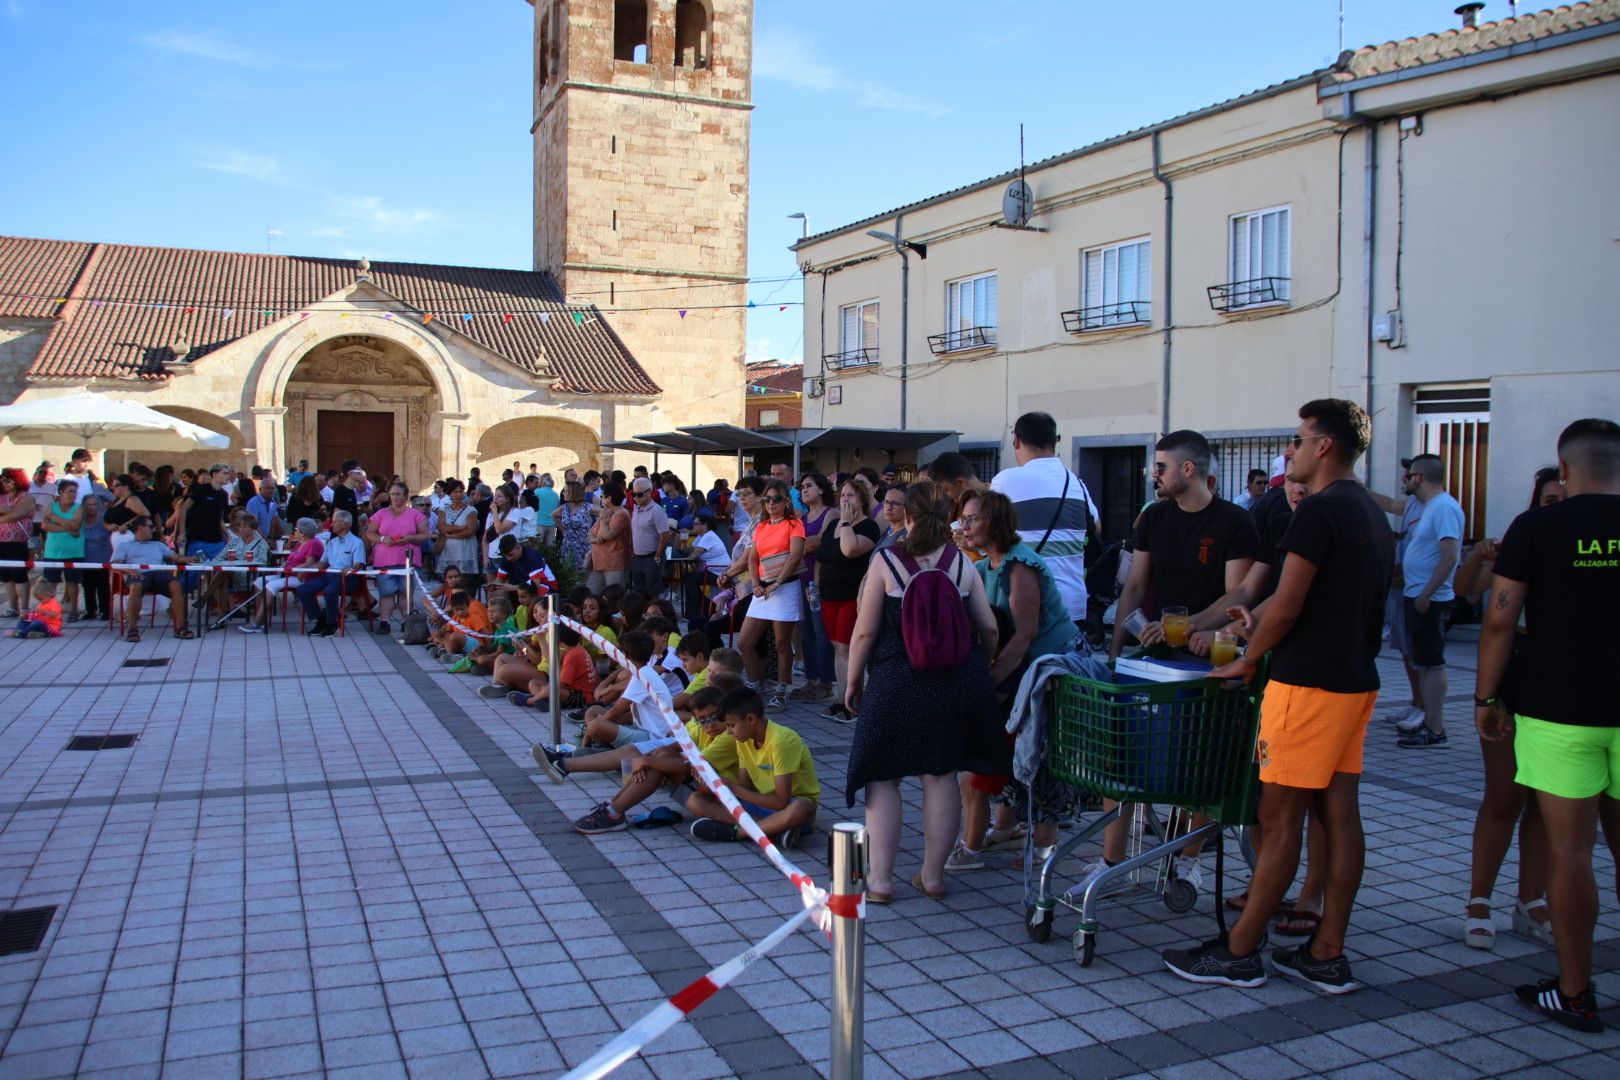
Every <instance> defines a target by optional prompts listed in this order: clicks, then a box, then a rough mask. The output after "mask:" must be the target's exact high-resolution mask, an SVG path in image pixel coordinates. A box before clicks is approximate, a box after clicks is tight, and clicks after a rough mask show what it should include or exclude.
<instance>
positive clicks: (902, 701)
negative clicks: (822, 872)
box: [844, 480, 1011, 904]
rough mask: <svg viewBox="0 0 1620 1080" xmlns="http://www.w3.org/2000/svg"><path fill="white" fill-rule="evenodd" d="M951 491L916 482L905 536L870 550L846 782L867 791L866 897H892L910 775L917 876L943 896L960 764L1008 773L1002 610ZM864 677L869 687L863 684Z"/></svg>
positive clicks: (852, 675)
mask: <svg viewBox="0 0 1620 1080" xmlns="http://www.w3.org/2000/svg"><path fill="white" fill-rule="evenodd" d="M950 518H951V505H950V499H949V498H948V497H947V496H946V494H945V492H944V491H943V490H942V489H940V487H939V486H938V485H936V484H934V483H932V482H931V481H926V480H925V481H919V482H918V483H915V484H913V485H911V487H910V488H909V489H908V490H907V491H906V507H905V521H906V529H907V532H906V538H905V540H904V541H903V542H902V543H901V544H899V545H897V546H896V547H894V548H891V549H888V550H885V551H881V552H879V553H878V555H877V556H876V557H874V558H873V559H872V563H871V566H870V569H868V571H867V574H866V580H865V581H864V582H862V584H861V597H860V603H859V605H858V611H859V614H858V615H857V616H856V623H855V634H854V638H853V640H852V641H851V642H850V652H849V689H848V690H847V691H846V694H845V698H844V704H845V706H846V707H847V708H848V709H849V711H850V712H851V713H854V714H856V721H855V736H854V742H853V745H852V746H851V747H850V755H849V775H848V779H847V781H846V784H845V788H844V790H845V791H846V793H847V794H846V798H847V800H848V804H849V805H854V802H855V792H856V791H857V790H860V789H862V788H864V789H865V791H866V827H867V832H868V835H869V840H868V842H869V844H870V847H869V849H868V853H869V857H870V860H871V865H870V868H869V870H868V872H867V878H866V883H867V894H866V899H867V902H868V903H871V904H887V903H890V902H892V901H893V899H894V882H893V879H894V862H895V856H896V854H897V853H898V848H899V846H900V783H899V782H900V781H901V780H902V779H905V778H906V777H912V776H915V777H919V778H921V781H922V790H923V865H922V869H921V870H920V871H919V872H918V873H917V874H916V875H914V876H913V877H912V879H911V884H912V885H913V887H915V888H916V889H918V890H919V891H920V892H922V893H924V894H925V895H927V896H930V897H934V898H939V897H942V896H944V895H945V860H946V858H947V857H948V856H949V855H950V853H951V849H952V847H953V846H954V845H955V843H956V835H957V827H958V825H959V823H960V818H961V809H962V805H961V799H960V795H959V792H958V789H957V781H956V774H957V773H958V772H959V771H969V772H980V773H1001V772H1006V771H1007V770H1008V769H1009V768H1010V767H1011V766H1010V763H1009V753H1008V749H1007V745H1006V742H1005V741H1004V740H1003V738H1002V736H1001V730H1000V723H999V713H998V711H997V708H996V696H995V685H994V683H992V682H991V678H990V662H989V659H988V658H989V657H990V656H991V655H993V654H994V653H995V649H996V618H995V614H994V613H993V612H992V611H991V609H990V604H989V602H988V601H987V600H986V598H985V591H984V582H983V581H982V580H981V579H980V578H979V575H978V574H977V573H975V572H974V570H973V567H972V566H971V565H970V564H969V563H968V561H967V560H966V559H965V558H963V557H962V555H961V553H960V552H958V551H957V549H956V546H955V545H954V544H953V543H952V542H951V527H950ZM863 676H864V686H863Z"/></svg>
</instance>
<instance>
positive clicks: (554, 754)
mask: <svg viewBox="0 0 1620 1080" xmlns="http://www.w3.org/2000/svg"><path fill="white" fill-rule="evenodd" d="M532 753H533V754H534V763H535V764H536V765H538V766H540V767H541V768H542V769H544V770H546V775H547V776H549V777H551V779H552V780H554V781H556V782H557V783H559V784H560V783H562V782H563V781H564V780H567V779H568V751H566V750H557V749H553V748H552V747H550V746H546V745H544V744H543V743H535V744H534V750H533V751H532Z"/></svg>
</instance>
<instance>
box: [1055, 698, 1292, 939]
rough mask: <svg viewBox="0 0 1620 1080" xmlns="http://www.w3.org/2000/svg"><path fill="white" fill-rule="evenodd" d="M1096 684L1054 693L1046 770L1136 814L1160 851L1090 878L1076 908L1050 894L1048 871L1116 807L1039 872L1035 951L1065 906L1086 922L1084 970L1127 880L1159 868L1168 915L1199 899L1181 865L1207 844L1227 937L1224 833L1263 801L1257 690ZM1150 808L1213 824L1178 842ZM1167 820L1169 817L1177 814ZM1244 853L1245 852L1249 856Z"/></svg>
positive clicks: (1071, 899)
mask: <svg viewBox="0 0 1620 1080" xmlns="http://www.w3.org/2000/svg"><path fill="white" fill-rule="evenodd" d="M1118 678H1119V680H1120V681H1118V682H1101V681H1097V680H1094V679H1085V678H1080V677H1078V676H1073V675H1068V676H1064V677H1062V678H1060V679H1056V680H1054V681H1053V685H1052V687H1051V689H1050V691H1049V695H1050V697H1049V699H1048V717H1049V720H1048V723H1049V729H1048V732H1047V759H1046V764H1047V767H1048V768H1049V769H1051V771H1052V774H1053V775H1054V776H1056V777H1057V778H1058V779H1060V780H1062V781H1064V782H1066V783H1070V784H1073V785H1075V786H1076V787H1079V788H1080V789H1081V790H1083V791H1089V792H1093V793H1095V794H1097V795H1100V796H1102V797H1104V798H1107V799H1113V800H1116V801H1117V802H1119V803H1120V804H1121V806H1122V807H1124V808H1126V809H1127V810H1128V809H1129V808H1130V807H1131V806H1141V807H1142V813H1143V821H1144V824H1145V828H1146V831H1147V832H1148V833H1150V834H1151V835H1152V837H1153V840H1154V841H1155V842H1154V843H1152V844H1151V845H1144V846H1143V850H1140V851H1133V852H1131V853H1130V855H1129V857H1128V858H1126V859H1124V860H1123V861H1121V862H1120V863H1119V864H1117V865H1115V866H1111V867H1109V868H1108V869H1107V870H1106V871H1104V872H1103V873H1101V874H1098V875H1097V877H1095V878H1093V879H1092V880H1091V881H1090V882H1089V883H1088V885H1087V887H1086V888H1085V890H1084V891H1083V893H1082V894H1081V895H1079V897H1078V898H1076V896H1075V895H1074V892H1075V890H1072V889H1071V890H1070V891H1069V893H1066V894H1064V895H1062V896H1058V895H1055V894H1054V890H1053V887H1052V872H1053V868H1054V867H1056V866H1057V865H1058V863H1059V862H1060V861H1062V860H1063V859H1064V858H1065V857H1066V856H1068V855H1069V854H1070V853H1071V852H1073V851H1074V850H1075V849H1076V848H1078V847H1079V846H1080V845H1081V844H1083V843H1085V842H1086V841H1087V840H1089V839H1091V838H1092V837H1093V836H1095V835H1096V834H1098V833H1099V832H1101V831H1102V830H1103V828H1105V827H1106V826H1107V825H1108V824H1109V822H1111V821H1113V820H1114V819H1115V818H1116V817H1118V816H1119V814H1120V812H1121V807H1116V808H1114V809H1112V810H1109V811H1108V812H1106V813H1104V814H1102V815H1101V816H1100V817H1098V818H1097V820H1095V821H1093V822H1091V823H1090V824H1088V825H1087V826H1086V827H1085V828H1084V829H1081V830H1079V831H1078V832H1076V833H1075V834H1074V835H1073V836H1070V837H1069V838H1068V839H1067V840H1065V841H1064V842H1063V843H1062V844H1061V845H1060V846H1059V847H1058V848H1057V849H1056V850H1054V851H1053V852H1052V853H1051V855H1049V856H1048V857H1047V858H1046V861H1045V862H1044V864H1043V865H1042V866H1041V872H1040V880H1039V885H1038V887H1037V889H1036V892H1035V897H1034V902H1033V903H1031V904H1030V905H1029V907H1028V908H1027V909H1026V910H1025V924H1026V927H1027V929H1028V931H1029V936H1030V938H1031V940H1034V941H1046V940H1048V939H1049V938H1050V937H1051V936H1052V922H1053V915H1054V913H1055V908H1056V906H1057V905H1058V904H1062V905H1063V906H1064V907H1066V908H1068V909H1070V910H1072V911H1077V912H1079V914H1080V926H1079V928H1078V929H1077V930H1076V931H1075V934H1074V949H1075V956H1076V958H1077V959H1078V960H1079V961H1080V965H1081V966H1082V967H1089V966H1090V965H1091V961H1092V959H1093V957H1094V955H1095V953H1096V948H1097V931H1098V922H1097V900H1098V898H1099V897H1100V896H1102V895H1103V894H1104V893H1106V892H1110V891H1114V890H1115V889H1117V888H1119V886H1120V885H1121V884H1122V883H1123V880H1124V879H1125V878H1126V877H1127V876H1129V877H1130V878H1132V879H1135V878H1136V877H1137V875H1138V871H1140V870H1142V869H1143V868H1145V867H1149V866H1152V865H1153V864H1155V863H1158V864H1159V867H1158V872H1157V873H1156V874H1154V875H1153V876H1152V880H1153V882H1154V885H1155V887H1156V888H1157V890H1158V891H1159V892H1160V893H1161V895H1162V896H1163V899H1164V903H1165V905H1166V906H1167V907H1169V908H1170V909H1171V910H1172V911H1177V912H1181V911H1186V910H1188V909H1190V908H1191V907H1192V906H1193V904H1194V903H1195V902H1196V901H1197V899H1198V894H1197V890H1195V889H1194V888H1193V887H1192V885H1191V883H1189V882H1187V881H1185V880H1182V879H1180V878H1178V877H1177V876H1176V872H1175V858H1174V856H1175V854H1176V853H1177V852H1178V851H1179V850H1180V849H1182V848H1183V847H1185V846H1186V845H1187V844H1189V843H1191V842H1194V841H1199V840H1202V839H1203V838H1205V837H1208V836H1214V837H1215V838H1216V841H1217V843H1216V845H1215V917H1216V919H1217V920H1218V921H1219V922H1220V926H1221V933H1222V935H1223V936H1224V935H1225V933H1226V924H1225V918H1224V916H1223V914H1222V911H1221V909H1222V906H1223V905H1222V900H1221V877H1222V873H1223V871H1224V869H1225V867H1224V851H1223V848H1224V843H1223V840H1224V838H1223V837H1221V835H1220V833H1221V832H1222V830H1223V829H1225V828H1228V827H1238V828H1241V827H1243V826H1246V825H1249V824H1251V823H1252V822H1253V821H1254V820H1255V818H1254V812H1255V806H1256V803H1257V801H1258V799H1259V789H1260V781H1259V773H1258V768H1257V766H1256V764H1255V760H1254V747H1255V737H1256V734H1257V729H1258V727H1259V723H1260V691H1261V684H1262V679H1261V678H1260V677H1258V676H1257V677H1256V680H1255V682H1254V683H1253V684H1251V685H1249V686H1226V685H1222V684H1219V683H1216V682H1213V681H1210V680H1199V681H1194V682H1175V683H1152V682H1141V681H1136V680H1133V679H1130V678H1129V677H1127V676H1119V677H1118ZM1154 806H1166V807H1171V808H1177V807H1180V808H1185V809H1188V810H1194V811H1199V812H1202V813H1204V814H1207V815H1209V817H1210V818H1211V821H1210V822H1209V823H1208V824H1205V825H1202V826H1199V827H1197V828H1190V829H1188V830H1187V831H1185V832H1182V833H1181V834H1180V835H1173V832H1174V830H1173V829H1171V828H1167V827H1166V824H1165V822H1163V821H1161V820H1160V817H1159V815H1158V814H1157V813H1156V812H1154V811H1153V809H1152V808H1153V807H1154ZM1172 816H1174V813H1173V812H1172ZM1245 846H1246V845H1245Z"/></svg>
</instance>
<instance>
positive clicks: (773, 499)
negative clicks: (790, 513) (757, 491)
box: [765, 495, 787, 503]
mask: <svg viewBox="0 0 1620 1080" xmlns="http://www.w3.org/2000/svg"><path fill="white" fill-rule="evenodd" d="M765 501H766V502H768V503H780V502H787V500H786V499H784V498H782V496H780V495H767V496H765Z"/></svg>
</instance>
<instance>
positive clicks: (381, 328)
mask: <svg viewBox="0 0 1620 1080" xmlns="http://www.w3.org/2000/svg"><path fill="white" fill-rule="evenodd" d="M351 336H369V337H375V338H380V339H383V340H386V341H391V342H394V343H395V344H398V345H400V346H401V347H402V348H403V349H404V350H405V351H406V352H409V353H411V354H412V355H413V356H414V357H415V359H416V360H417V361H418V362H419V363H420V364H421V366H422V369H423V370H424V371H425V372H426V373H427V376H428V378H429V379H431V380H432V383H433V386H434V389H435V390H436V391H437V392H438V397H439V401H440V402H441V403H442V404H441V406H440V407H441V408H442V409H443V410H444V411H445V412H449V413H461V412H465V411H466V402H465V394H464V393H463V389H462V385H461V383H462V378H463V376H462V373H461V372H460V370H459V368H458V365H457V363H456V360H455V357H453V356H452V355H451V354H450V349H449V347H448V346H447V345H446V344H445V343H444V342H443V341H441V340H439V338H438V336H437V335H436V334H433V333H432V332H430V331H428V330H426V329H425V328H423V327H421V326H418V325H416V324H415V323H412V322H408V321H406V320H404V319H400V318H393V319H385V318H383V317H382V316H381V315H380V314H369V313H363V312H351V313H349V317H348V318H343V317H342V316H341V314H340V313H339V312H335V311H323V312H317V313H315V314H312V315H311V316H310V317H309V318H307V319H302V320H300V321H299V322H297V323H295V324H293V325H292V326H289V327H288V328H287V329H286V330H284V331H283V332H282V333H281V335H280V336H279V337H278V338H277V339H276V340H275V342H274V343H273V344H272V345H271V346H270V348H269V349H268V350H267V351H266V353H265V356H264V359H263V361H262V362H261V363H260V364H259V365H258V371H257V372H256V373H255V376H254V377H252V378H250V380H249V382H248V386H249V387H250V388H251V390H250V393H249V395H248V400H247V402H245V405H246V406H247V407H249V408H256V409H275V408H280V407H281V406H282V405H283V404H285V399H286V394H287V383H288V382H289V381H291V379H292V377H293V372H294V371H295V370H296V369H297V367H298V365H299V364H300V363H301V362H302V361H303V359H304V357H305V356H307V355H308V354H309V353H310V352H311V351H312V350H313V349H315V348H316V347H317V346H319V345H320V344H321V343H322V342H325V341H328V340H330V339H332V338H336V337H351Z"/></svg>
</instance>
